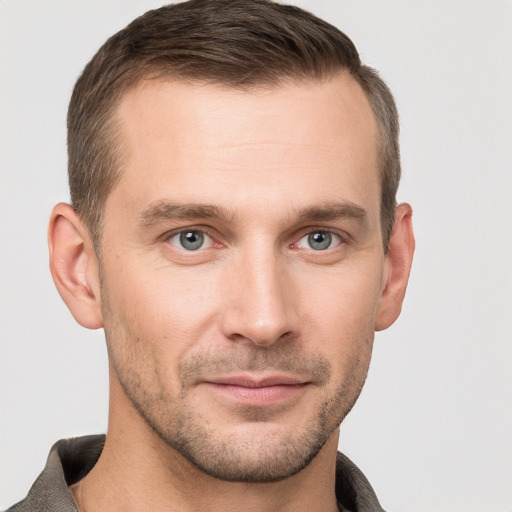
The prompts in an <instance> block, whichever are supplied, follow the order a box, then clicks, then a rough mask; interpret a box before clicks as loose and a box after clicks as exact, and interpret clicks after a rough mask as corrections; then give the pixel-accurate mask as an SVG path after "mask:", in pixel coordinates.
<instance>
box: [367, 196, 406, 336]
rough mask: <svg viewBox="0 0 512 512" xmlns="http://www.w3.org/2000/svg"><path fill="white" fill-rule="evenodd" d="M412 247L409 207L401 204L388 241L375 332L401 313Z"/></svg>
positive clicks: (392, 321)
mask: <svg viewBox="0 0 512 512" xmlns="http://www.w3.org/2000/svg"><path fill="white" fill-rule="evenodd" d="M414 246H415V241H414V233H413V229H412V208H411V207H410V205H408V204H406V203H403V204H400V205H398V206H397V208H396V212H395V223H394V225H393V230H392V232H391V237H390V240H389V248H388V252H387V255H386V261H385V269H384V275H385V281H384V283H383V290H382V294H381V297H380V301H379V306H378V311H377V319H376V322H375V330H376V331H382V330H384V329H387V328H388V327H389V326H391V325H392V324H393V323H394V322H395V320H396V319H397V318H398V316H399V315H400V311H401V309H402V302H403V300H404V297H405V290H406V289H407V282H408V281H409V273H410V270H411V264H412V258H413V254H414Z"/></svg>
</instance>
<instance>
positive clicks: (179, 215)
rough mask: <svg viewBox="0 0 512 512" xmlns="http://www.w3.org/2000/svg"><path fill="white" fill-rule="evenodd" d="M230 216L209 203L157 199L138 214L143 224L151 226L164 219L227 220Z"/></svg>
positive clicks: (222, 209)
mask: <svg viewBox="0 0 512 512" xmlns="http://www.w3.org/2000/svg"><path fill="white" fill-rule="evenodd" d="M231 218H232V216H231V215H230V214H228V212H227V210H225V209H224V208H222V207H220V206H214V205H210V204H183V203H168V202H166V201H157V202H155V203H153V204H151V205H150V206H149V207H148V208H146V209H145V210H144V211H143V212H142V213H141V215H140V219H141V224H142V225H143V226H152V225H154V224H158V223H159V222H162V221H165V220H175V219H182V220H186V219H218V220H223V221H226V222H229V221H230V220H231Z"/></svg>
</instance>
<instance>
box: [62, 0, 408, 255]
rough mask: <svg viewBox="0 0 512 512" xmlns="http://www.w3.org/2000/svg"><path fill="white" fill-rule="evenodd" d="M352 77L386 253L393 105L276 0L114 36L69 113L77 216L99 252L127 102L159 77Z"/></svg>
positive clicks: (394, 174) (177, 17)
mask: <svg viewBox="0 0 512 512" xmlns="http://www.w3.org/2000/svg"><path fill="white" fill-rule="evenodd" d="M342 70H347V71H348V72H350V74H351V75H352V76H353V77H354V79H355V80H356V81H357V82H358V83H359V84H360V85H361V87H362V89H363V90H364V92H365V94H366V96H367V98H368V100H369V103H370V105H371V108H372V111H373V114H374V116H375V118H376V121H377V124H378V127H379V137H380V141H379V146H380V155H379V163H380V167H381V169H380V172H381V226H382V235H383V240H384V249H385V250H386V248H387V244H388V241H389V236H390V233H391V228H392V227H393V221H394V211H395V206H396V199H395V197H396V191H397V188H398V184H399V181H400V154H399V142H398V135H399V124H398V113H397V110H396V106H395V102H394V100H393V96H392V94H391V92H390V91H389V89H388V87H387V86H386V84H385V83H384V82H383V81H382V79H381V78H380V77H379V76H378V74H377V72H376V71H375V70H373V69H372V68H369V67H368V66H365V65H362V64H361V60H360V58H359V54H358V52H357V50H356V47H355V46H354V44H353V43H352V41H351V40H350V39H349V38H348V37H347V36H346V35H345V34H344V33H343V32H341V31H340V30H338V29H337V28H336V27H334V26H333V25H330V24H329V23H327V22H325V21H323V20H321V19H319V18H317V17H315V16H313V15H312V14H311V13H309V12H307V11H304V10H302V9H300V8H298V7H294V6H290V5H281V4H278V3H274V2H272V1H270V0H190V1H188V2H183V3H178V4H171V5H167V6H164V7H161V8H159V9H155V10H152V11H148V12H147V13H145V14H144V15H142V16H140V17H139V18H137V19H135V20H134V21H133V22H132V23H130V24H129V25H128V26H127V27H126V28H124V29H122V30H120V31H119V32H117V33H116V34H115V35H113V36H112V37H110V38H109V39H108V40H107V41H106V42H105V44H104V45H103V46H102V47H101V48H100V49H99V50H98V52H97V53H96V54H95V55H94V57H93V58H92V60H91V61H90V62H89V63H88V64H87V66H86V67H85V69H84V70H83V72H82V74H81V75H80V77H79V79H78V80H77V82H76V84H75V88H74V90H73V95H72V97H71V101H70V105H69V111H68V157H69V163H68V172H69V185H70V191H71V200H72V204H73V207H74V208H75V210H76V211H77V213H78V214H79V215H80V216H81V217H82V219H83V220H84V222H85V223H86V225H87V227H88V229H89V231H90V234H91V237H92V238H93V240H94V241H95V243H96V244H98V242H99V238H100V234H101V224H102V213H103V207H104V204H105V201H106V199H107V197H108V194H109V193H110V191H111V190H112V188H113V187H114V185H115V183H116V181H117V180H118V178H119V176H120V173H121V169H122V150H121V148H120V144H119V137H118V135H119V133H118V130H117V125H116V121H115V110H116V107H117V105H118V103H119V100H120V98H121V96H122V95H123V94H124V93H125V92H126V91H127V90H128V89H130V88H132V87H135V86H136V85H137V84H139V83H140V82H141V81H142V80H143V79H145V78H146V77H148V76H149V75H151V76H153V77H154V76H156V77H172V78H175V79H179V80H184V81H192V82H203V83H204V82H207V83H213V84H221V85H225V86H228V87H233V88H238V89H249V88H252V87H257V86H273V85H277V84H279V83H280V82H281V81H283V80H285V79H295V80H308V79H309V80H311V79H313V80H322V79H325V78H329V77H331V76H334V75H335V74H336V73H338V72H340V71H342Z"/></svg>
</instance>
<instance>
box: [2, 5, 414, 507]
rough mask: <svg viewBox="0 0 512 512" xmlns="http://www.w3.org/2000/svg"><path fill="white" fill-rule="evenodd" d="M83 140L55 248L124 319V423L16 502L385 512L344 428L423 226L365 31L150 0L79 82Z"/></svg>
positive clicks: (59, 276) (64, 448)
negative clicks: (350, 32) (358, 43)
mask: <svg viewBox="0 0 512 512" xmlns="http://www.w3.org/2000/svg"><path fill="white" fill-rule="evenodd" d="M68 148H69V181H70V189H71V196H72V206H70V205H66V204H58V205H57V206H56V207H55V208H54V210H53V212H52V216H51V220H50V227H49V237H48V238H49V247H50V266H51V271H52V275H53V278H54V281H55V284H56V286H57V288H58V290H59V293H60V294H61V296H62V298H63V299H64V301H65V302H66V304H67V306H68V307H69V309H70V311H71V313H72V314H73V316H74V318H75V319H76V320H77V321H78V322H79V323H80V324H81V325H83V326H85V327H88V328H93V329H96V328H100V327H103V328H104V330H105V335H106V340H107V348H108V354H109V368H110V409H109V426H108V432H107V435H106V438H105V437H104V436H89V437H85V438H79V439H71V440H63V441H59V442H58V443H57V444H56V445H55V446H54V447H53V449H52V451H51V452H50V455H49V458H48V463H47V466H46V468H45V469H44V471H43V472H42V474H41V475H40V477H39V478H38V480H37V481H36V482H35V484H34V486H33V487H32V489H31V490H30V492H29V494H28V496H27V498H26V499H25V500H24V501H22V502H21V503H19V504H18V505H15V506H14V507H12V508H11V509H10V510H18V511H27V510H59V511H60V510H63V511H67V510H80V511H82V512H83V511H104V510H105V511H106V510H123V511H131V510H133V511H140V510H180V511H185V512H186V511H192V510H194V511H197V510H208V511H217V510H219V511H221V510H222V511H225V510H241V511H251V510H265V511H277V510H279V511H288V510H293V511H313V510H314V511H316V510H318V511H336V510H350V511H353V512H354V511H369V510H382V509H381V507H380V505H379V502H378V500H377V498H376V496H375V494H374V492H373V490H372V489H371V486H370V484H369V483H368V482H367V480H366V479H365V477H364V476H363V475H362V473H361V472H360V471H359V470H358V469H357V468H356V467H355V466H354V465H353V464H352V463H351V462H350V461H349V460H348V459H347V458H346V457H344V456H343V455H341V454H337V444H338V435H339V425H340V423H341V421H342V420H343V418H344V417H345V416H346V414H347V413H348V412H349V411H350V409H351V408H352V406H353V404H354V402H355V401H356V399H357V397H358V395H359V393H360V391H361V388H362V386H363V383H364V380H365V377H366V373H367V370H368V365H369V361H370V356H371V350H372V343H373V336H374V331H375V330H381V329H386V328H387V327H389V326H390V325H391V324H392V323H393V322H394V321H395V320H396V318H397V317H398V315H399V313H400V308H401V304H402V301H403V298H404V294H405V289H406V285H407V279H408V275H409V270H410V265H411V260H412V254H413V250H414V238H413V234H412V227H411V208H410V207H409V205H407V204H401V205H398V206H397V205H396V200H395V196H396V190H397V187H398V182H399V177H400V162H399V149H398V121H397V113H396V109H395V105H394V102H393V98H392V96H391V94H390V92H389V90H388V89H387V87H386V86H385V84H384V83H383V82H382V80H381V79H380V78H379V77H378V75H377V74H376V73H375V72H374V71H373V70H371V69H370V68H368V67H366V66H363V65H361V63H360V60H359V57H358V54H357V51H356V49H355V47H354V45H353V44H352V42H351V41H350V40H349V39H348V38H347V37H346V36H345V35H344V34H342V33H341V32H339V31H338V30H337V29H336V28H334V27H332V26H331V25H329V24H327V23H325V22H323V21H321V20H319V19H317V18H315V17H314V16H312V15H310V14H308V13H306V12H304V11H302V10H300V9H298V8H294V7H290V6H284V5H279V4H274V3H271V2H268V1H266V0H255V1H246V0H244V1H239V0H234V1H228V0H192V1H190V2H185V3H181V4H177V5H171V6H167V7H163V8H161V9H157V10H155V11H150V12H148V13H146V14H145V15H143V16H142V17H140V18H138V19H136V20H135V21H134V22H132V23H131V24H130V25H129V26H128V27H126V28H125V29H123V30H122V31H120V32H119V33H117V34H115V35H114V36H113V37H111V38H110V39H109V40H108V41H107V42H106V43H105V44H104V46H103V47H102V48H101V49H100V50H99V51H98V53H97V54H96V55H95V56H94V57H93V59H92V60H91V62H90V63H89V64H88V65H87V66H86V68H85V69H84V72H83V74H82V75H81V76H80V78H79V79H78V81H77V84H76V85H75V89H74V92H73V96H72V99H71V103H70V107H69V114H68Z"/></svg>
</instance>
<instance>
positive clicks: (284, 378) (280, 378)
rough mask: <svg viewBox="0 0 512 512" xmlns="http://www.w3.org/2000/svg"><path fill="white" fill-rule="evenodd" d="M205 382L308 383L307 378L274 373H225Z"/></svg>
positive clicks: (256, 385)
mask: <svg viewBox="0 0 512 512" xmlns="http://www.w3.org/2000/svg"><path fill="white" fill-rule="evenodd" d="M204 382H207V383H210V384H220V385H229V386H242V387H245V388H263V387H268V386H294V385H298V384H307V382H308V381H307V380H305V379H302V378H299V377H293V376H291V375H283V374H272V375H247V374H239V375H225V376H221V377H214V378H209V379H205V381H204Z"/></svg>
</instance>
